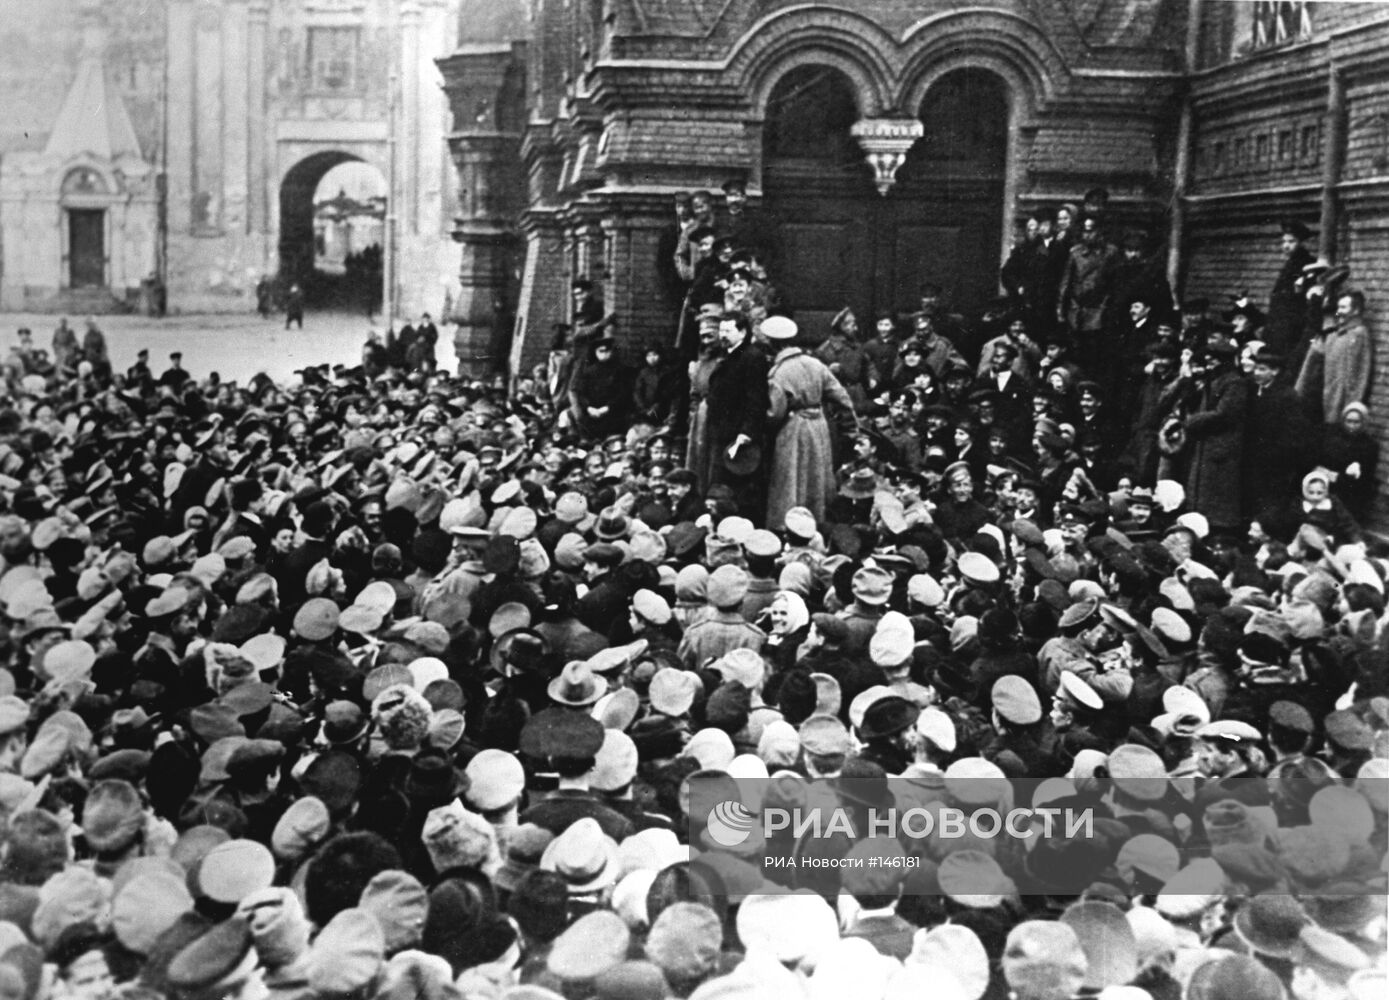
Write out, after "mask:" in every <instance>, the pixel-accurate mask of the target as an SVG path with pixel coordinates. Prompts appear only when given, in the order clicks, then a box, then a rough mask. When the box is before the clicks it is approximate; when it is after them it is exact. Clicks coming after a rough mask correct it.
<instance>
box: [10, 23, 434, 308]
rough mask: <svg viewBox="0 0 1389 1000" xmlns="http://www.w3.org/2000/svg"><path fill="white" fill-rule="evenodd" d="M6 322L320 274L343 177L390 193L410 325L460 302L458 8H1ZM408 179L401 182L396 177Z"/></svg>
mask: <svg viewBox="0 0 1389 1000" xmlns="http://www.w3.org/2000/svg"><path fill="white" fill-rule="evenodd" d="M3 11H4V17H3V18H0V33H2V37H3V39H4V41H5V43H6V44H5V52H6V57H5V59H4V60H3V61H0V308H6V309H26V310H53V311H57V310H66V311H77V310H82V311H96V312H100V311H106V310H108V309H119V308H123V307H127V306H129V305H131V304H133V303H135V302H136V301H138V295H137V293H138V289H139V285H140V282H141V280H142V279H144V278H146V277H147V276H148V275H149V274H151V272H154V273H157V274H158V275H159V277H160V279H162V280H163V282H164V283H165V285H166V287H167V290H168V301H169V307H170V309H171V310H172V311H174V312H220V311H243V310H247V311H248V310H250V309H253V308H254V306H255V294H254V290H255V287H256V284H257V281H258V279H259V278H260V277H261V276H262V275H265V274H270V275H278V277H279V279H280V281H281V283H282V284H288V283H289V282H291V281H299V282H307V281H308V280H309V279H310V278H311V277H312V272H313V238H314V223H313V211H314V210H313V197H314V191H315V188H316V186H317V184H318V182H319V181H320V180H321V179H322V178H323V176H324V175H325V174H326V173H327V172H328V171H329V170H330V169H332V168H333V167H334V166H337V165H338V164H342V163H348V162H354V161H355V162H361V163H365V164H368V165H370V166H371V167H374V168H375V169H376V170H377V171H379V173H380V174H381V176H382V178H383V180H384V179H385V178H386V177H387V176H388V175H391V174H394V180H395V186H394V191H393V197H392V200H391V204H390V207H389V211H390V213H391V216H392V220H391V221H392V222H393V224H394V225H393V230H392V231H393V233H394V238H393V244H394V248H395V260H396V263H397V274H396V281H395V283H394V284H395V292H396V295H397V297H398V301H399V305H400V309H399V313H401V314H404V315H406V316H414V315H416V314H418V312H420V311H421V310H431V311H433V312H434V313H435V314H436V315H437V314H439V313H441V312H442V311H443V310H444V307H445V305H446V303H448V302H449V301H451V299H452V297H454V296H456V294H457V288H456V286H455V284H454V281H455V278H456V272H457V257H456V252H455V250H454V246H453V242H452V229H453V218H454V215H455V210H454V204H453V202H454V193H455V174H454V171H453V170H452V169H451V165H450V162H449V154H448V149H447V147H446V145H445V141H444V140H445V134H446V132H447V130H448V104H447V100H446V99H445V96H444V94H443V92H442V91H441V90H440V89H439V69H438V67H437V65H436V64H435V60H436V58H438V57H439V56H441V55H443V54H444V53H446V52H448V51H449V50H450V49H451V47H452V44H453V39H454V38H455V37H456V36H457V33H458V28H457V24H456V21H455V18H456V17H457V0H149V2H146V3H141V4H128V3H121V2H119V0H5V3H4V4H3ZM392 160H394V169H393V168H392Z"/></svg>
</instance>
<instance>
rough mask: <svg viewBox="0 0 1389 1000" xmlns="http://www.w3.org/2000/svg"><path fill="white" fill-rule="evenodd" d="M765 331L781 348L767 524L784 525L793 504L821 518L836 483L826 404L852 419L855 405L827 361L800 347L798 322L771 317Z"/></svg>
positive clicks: (772, 373)
mask: <svg viewBox="0 0 1389 1000" xmlns="http://www.w3.org/2000/svg"><path fill="white" fill-rule="evenodd" d="M760 329H761V332H762V335H763V336H765V337H766V338H767V339H768V340H769V341H771V343H772V347H773V350H774V351H775V352H776V353H775V354H774V356H773V357H772V366H771V369H770V370H769V371H768V373H767V386H768V399H769V403H770V408H769V413H768V416H769V417H770V420H771V427H772V428H773V429H774V430H775V431H776V441H775V443H774V444H773V445H772V461H771V470H770V476H769V482H768V489H767V524H768V525H769V526H772V527H773V528H780V527H781V525H782V523H783V522H784V521H785V519H786V512H787V511H788V510H790V509H791V508H792V507H805V508H806V509H807V510H809V511H810V512H811V513H812V514H814V515H815V517H816V519H817V520H819V519H822V518H824V516H825V508H826V507H827V506H828V505H829V502H830V499H831V498H832V497H833V496H834V494H835V490H836V486H837V484H836V483H835V479H834V459H833V456H832V454H831V452H830V425H829V423H828V421H826V420H825V406H826V405H828V406H832V407H834V408H836V409H838V410H841V411H843V412H844V413H845V414H847V415H848V417H849V419H850V420H851V421H852V420H853V409H854V404H853V400H851V399H850V398H849V393H848V392H847V391H846V390H845V388H844V386H842V385H840V384H839V380H838V379H837V378H835V377H834V376H833V375H832V374H831V373H830V370H829V368H828V367H827V366H826V365H825V363H824V362H823V361H821V360H820V359H819V358H817V357H815V356H814V355H813V354H807V353H806V352H805V351H804V350H802V349H801V346H800V344H799V343H798V342H797V336H798V334H799V332H800V331H799V330H798V328H797V327H796V324H795V322H794V321H792V320H791V319H788V318H787V317H785V316H770V317H768V318H767V319H766V320H764V321H763V322H762V326H761V328H760Z"/></svg>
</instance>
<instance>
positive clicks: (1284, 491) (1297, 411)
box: [1243, 382, 1311, 518]
mask: <svg viewBox="0 0 1389 1000" xmlns="http://www.w3.org/2000/svg"><path fill="white" fill-rule="evenodd" d="M1310 444H1311V428H1310V427H1309V426H1308V423H1307V420H1306V418H1305V417H1304V416H1303V413H1302V405H1301V402H1300V400H1299V399H1298V396H1297V393H1296V392H1294V391H1293V390H1292V389H1290V388H1288V387H1287V386H1285V385H1282V384H1279V383H1277V382H1275V383H1274V384H1273V385H1271V386H1269V387H1268V388H1267V389H1264V390H1262V391H1260V389H1259V387H1258V386H1253V385H1251V386H1250V388H1249V416H1248V417H1247V418H1246V421H1245V430H1244V473H1243V475H1244V481H1243V489H1244V502H1245V506H1246V508H1247V509H1248V513H1249V516H1251V517H1255V518H1257V517H1258V516H1259V514H1260V512H1261V511H1263V510H1265V509H1267V508H1268V506H1269V505H1271V504H1278V503H1283V502H1285V501H1287V499H1288V498H1289V497H1290V496H1296V495H1297V493H1298V492H1299V485H1298V483H1299V480H1300V479H1301V478H1302V474H1303V473H1304V472H1306V471H1307V469H1306V466H1307V459H1308V454H1309V446H1310Z"/></svg>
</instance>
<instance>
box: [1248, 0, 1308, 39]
mask: <svg viewBox="0 0 1389 1000" xmlns="http://www.w3.org/2000/svg"><path fill="white" fill-rule="evenodd" d="M1310 7H1311V4H1310V3H1308V2H1307V0H1257V2H1256V3H1255V4H1254V37H1253V39H1252V42H1251V45H1250V47H1251V48H1253V49H1266V48H1270V47H1272V46H1275V45H1283V44H1285V43H1287V42H1293V41H1297V40H1298V39H1300V38H1307V37H1309V36H1310V35H1311V34H1312V12H1311V10H1310Z"/></svg>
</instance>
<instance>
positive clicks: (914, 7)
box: [443, 0, 1389, 469]
mask: <svg viewBox="0 0 1389 1000" xmlns="http://www.w3.org/2000/svg"><path fill="white" fill-rule="evenodd" d="M486 6H487V8H488V13H487V14H486V16H484V17H480V18H479V19H477V20H475V21H474V22H473V23H474V24H475V25H476V26H477V32H476V33H475V34H474V36H473V37H472V38H471V42H472V45H471V46H464V47H462V48H460V49H459V50H458V51H457V52H456V53H455V54H454V55H452V56H450V57H449V59H448V60H445V62H444V64H443V65H444V66H445V75H446V78H447V80H448V83H447V87H448V89H449V93H450V100H451V102H452V103H453V106H454V109H455V123H456V124H455V133H454V137H453V139H452V140H451V141H452V142H453V143H454V144H455V147H456V148H464V149H467V150H468V151H469V155H468V157H467V158H466V161H465V160H460V159H459V157H457V156H456V157H455V159H456V160H459V165H460V168H461V175H460V181H461V186H462V188H463V189H464V190H465V191H466V190H468V189H470V188H472V189H474V190H477V191H480V192H482V193H483V194H482V197H480V198H478V199H475V200H474V201H472V202H471V203H468V204H465V205H464V206H463V213H462V214H463V216H464V220H465V221H464V223H463V225H464V226H467V225H468V224H469V223H468V222H467V220H468V219H469V218H471V219H472V220H473V222H472V224H473V225H474V226H476V228H477V231H478V232H479V233H480V234H485V237H483V236H480V237H479V239H478V240H477V241H476V242H475V245H473V246H471V247H470V246H469V245H468V244H467V242H466V241H465V246H464V265H463V271H464V276H463V282H464V284H465V285H469V284H470V285H471V293H470V294H471V295H472V298H473V300H474V301H477V302H485V301H487V300H488V299H489V296H490V299H491V300H492V301H495V302H497V303H501V305H499V307H498V308H499V309H502V310H507V309H510V308H511V303H514V308H515V313H516V315H515V321H514V324H512V325H511V326H510V328H509V333H510V336H509V339H508V338H507V337H503V338H501V341H502V342H503V343H509V352H508V357H507V361H508V362H509V365H510V367H511V369H512V370H513V371H520V370H523V369H526V368H529V367H530V366H531V365H533V364H534V363H535V362H536V361H538V360H539V359H540V358H542V357H543V356H544V354H545V352H546V350H547V348H548V345H549V343H550V340H551V336H552V334H551V330H552V327H553V325H554V324H556V323H560V322H564V321H566V320H567V319H568V318H569V317H568V310H569V309H570V302H571V297H570V295H569V294H568V285H569V282H570V281H572V280H574V279H578V278H588V279H590V280H593V281H594V282H595V283H596V284H597V285H598V286H599V287H600V289H601V290H602V294H603V297H604V300H605V303H606V305H607V306H608V307H609V308H610V309H611V310H613V311H614V313H615V314H616V316H617V317H618V324H619V325H618V327H617V333H618V336H619V338H620V340H622V341H625V344H626V347H627V351H628V353H629V355H630V356H631V358H633V359H635V357H636V356H637V355H638V353H639V348H640V346H641V345H643V344H647V343H667V344H668V343H670V342H671V340H672V338H673V334H674V330H675V317H676V316H677V314H678V310H679V306H680V302H679V292H678V286H676V285H675V283H674V282H672V281H671V280H670V275H669V270H670V268H669V262H668V261H667V260H666V257H667V255H668V252H669V248H670V246H671V239H672V234H673V233H674V231H675V213H674V199H675V196H676V195H677V193H678V192H686V193H688V192H692V191H698V190H711V191H713V192H715V194H716V195H717V193H718V189H719V187H720V186H721V185H722V184H723V183H724V182H726V181H729V180H740V181H743V182H744V183H745V184H746V185H747V190H748V193H749V196H750V204H751V206H752V209H753V211H754V212H759V213H762V214H763V216H764V218H771V219H774V220H775V224H776V230H777V233H778V243H779V246H778V256H779V258H780V260H779V262H778V263H779V265H780V267H779V284H781V285H783V286H784V290H785V292H786V293H787V296H788V299H789V300H790V302H791V303H792V305H793V306H794V308H795V309H796V314H797V318H798V320H800V321H801V322H802V324H803V325H805V326H808V327H809V328H810V329H811V331H812V332H815V333H823V332H824V331H825V328H826V325H827V321H828V319H829V317H831V316H832V315H833V314H834V313H835V312H837V311H838V310H839V309H840V308H842V307H843V306H846V305H848V306H852V307H854V308H855V310H856V311H857V312H858V315H859V316H861V317H862V316H864V315H872V313H873V312H875V311H878V310H900V309H904V308H908V307H911V306H912V305H913V304H914V303H915V302H916V301H917V296H918V295H919V293H920V289H921V287H922V286H923V285H924V284H928V283H929V284H935V285H938V286H940V287H941V289H942V290H943V291H944V293H945V295H946V297H947V299H948V300H949V301H950V302H951V303H953V304H954V306H955V307H957V308H959V309H961V310H962V311H969V310H970V309H973V308H977V307H979V306H981V305H982V304H984V303H985V302H987V301H989V300H990V299H992V298H994V297H995V296H996V295H997V294H998V292H999V287H998V283H997V277H998V269H999V266H1000V264H1001V262H1002V260H1003V259H1004V256H1005V255H1006V253H1007V249H1008V247H1009V245H1010V243H1011V241H1012V239H1013V238H1014V237H1015V234H1016V232H1017V230H1018V227H1019V226H1020V224H1021V223H1022V222H1023V221H1025V219H1026V216H1027V214H1028V212H1029V211H1030V210H1031V209H1032V208H1034V207H1036V206H1051V207H1056V206H1059V205H1061V204H1062V203H1065V202H1078V201H1079V200H1080V199H1081V197H1082V195H1083V194H1084V193H1085V192H1086V191H1087V190H1089V189H1091V188H1093V187H1104V188H1105V189H1107V190H1108V192H1109V194H1110V204H1109V212H1108V216H1109V218H1110V220H1111V222H1110V232H1111V235H1112V238H1117V236H1118V230H1119V229H1120V228H1126V227H1138V228H1141V229H1143V230H1145V231H1146V232H1147V234H1148V238H1149V241H1150V244H1149V245H1150V246H1152V247H1154V248H1155V249H1157V250H1158V252H1161V253H1164V254H1165V255H1166V258H1167V263H1168V272H1169V277H1170V279H1171V281H1172V284H1173V287H1174V288H1176V289H1178V292H1179V294H1181V295H1184V296H1187V297H1191V296H1204V297H1208V298H1210V299H1211V301H1212V302H1213V303H1214V305H1215V306H1216V307H1217V308H1220V307H1224V306H1227V305H1228V304H1229V303H1230V296H1232V295H1234V294H1237V293H1239V292H1242V291H1244V290H1246V286H1247V290H1248V291H1249V293H1250V294H1251V295H1252V296H1253V297H1254V298H1255V300H1256V301H1266V300H1267V296H1268V292H1269V289H1270V287H1271V286H1272V283H1273V280H1274V277H1275V276H1276V273H1277V270H1278V266H1279V259H1278V238H1279V229H1278V223H1279V221H1280V220H1281V219H1285V218H1296V219H1299V220H1301V221H1302V222H1304V223H1305V224H1306V225H1307V226H1308V227H1309V228H1310V229H1311V230H1312V231H1313V234H1314V237H1313V242H1314V244H1315V245H1314V246H1312V247H1311V249H1313V251H1314V252H1320V253H1321V254H1322V255H1323V256H1325V257H1327V258H1328V259H1330V260H1333V261H1335V262H1337V263H1344V264H1347V265H1348V266H1350V268H1351V270H1352V273H1353V275H1354V280H1355V281H1356V283H1357V285H1358V286H1359V287H1361V288H1363V289H1364V291H1365V292H1366V294H1367V297H1368V299H1369V309H1368V313H1369V320H1370V324H1371V327H1372V328H1373V329H1375V330H1376V331H1378V336H1379V337H1380V339H1381V342H1382V346H1383V349H1381V350H1379V351H1378V352H1377V364H1378V366H1379V377H1378V378H1377V379H1376V387H1375V392H1374V398H1373V401H1372V402H1373V409H1374V410H1375V411H1378V412H1380V413H1384V412H1386V411H1389V336H1387V335H1389V330H1386V327H1389V310H1386V309H1385V307H1384V302H1385V301H1386V298H1389V287H1386V282H1387V281H1389V270H1387V269H1386V268H1385V266H1384V265H1385V263H1386V262H1387V261H1389V110H1387V109H1389V82H1386V81H1389V72H1386V60H1389V8H1386V7H1385V6H1384V5H1383V4H1372V3H1357V2H1339V0H1338V2H1327V3H1304V2H1293V0H983V2H981V3H978V4H971V5H967V6H964V5H959V4H955V3H949V2H945V0H925V2H920V0H917V2H911V3H907V2H902V0H853V2H849V0H827V2H812V3H805V2H792V0H679V2H673V0H670V2H667V0H588V2H582V0H530V2H529V3H528V4H526V5H525V6H524V8H523V11H522V12H523V14H524V16H519V15H518V16H513V17H510V18H508V17H506V16H505V15H504V14H499V13H498V12H497V7H498V5H497V4H495V3H491V4H488V5H486ZM502 6H505V5H502ZM512 6H513V7H515V8H517V9H522V5H521V4H519V3H517V4H514V5H512ZM482 7H483V5H482V4H473V3H465V20H466V19H467V17H468V11H469V10H470V9H473V8H476V9H477V10H478V11H479V12H481V9H482ZM518 78H520V79H524V100H523V101H520V102H519V104H518V106H517V107H516V108H514V109H513V110H512V111H511V112H510V113H509V114H499V115H498V116H495V117H493V118H491V119H488V121H487V123H486V126H485V127H479V126H474V125H473V124H472V123H470V122H469V121H467V120H463V119H461V118H460V116H459V111H460V109H462V108H466V107H482V106H486V107H498V108H502V107H505V104H506V97H505V93H506V88H507V87H508V86H512V87H513V88H514V84H513V83H509V81H514V80H516V79H518ZM518 178H523V179H524V181H525V186H524V188H522V187H521V186H520V185H519V184H518V183H516V180H517V179H518ZM489 283H490V284H489ZM498 360H500V359H498ZM1379 423H1380V424H1381V425H1382V424H1384V423H1385V421H1383V420H1381V421H1379ZM1381 468H1382V469H1384V468H1389V462H1386V463H1382V464H1381Z"/></svg>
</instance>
